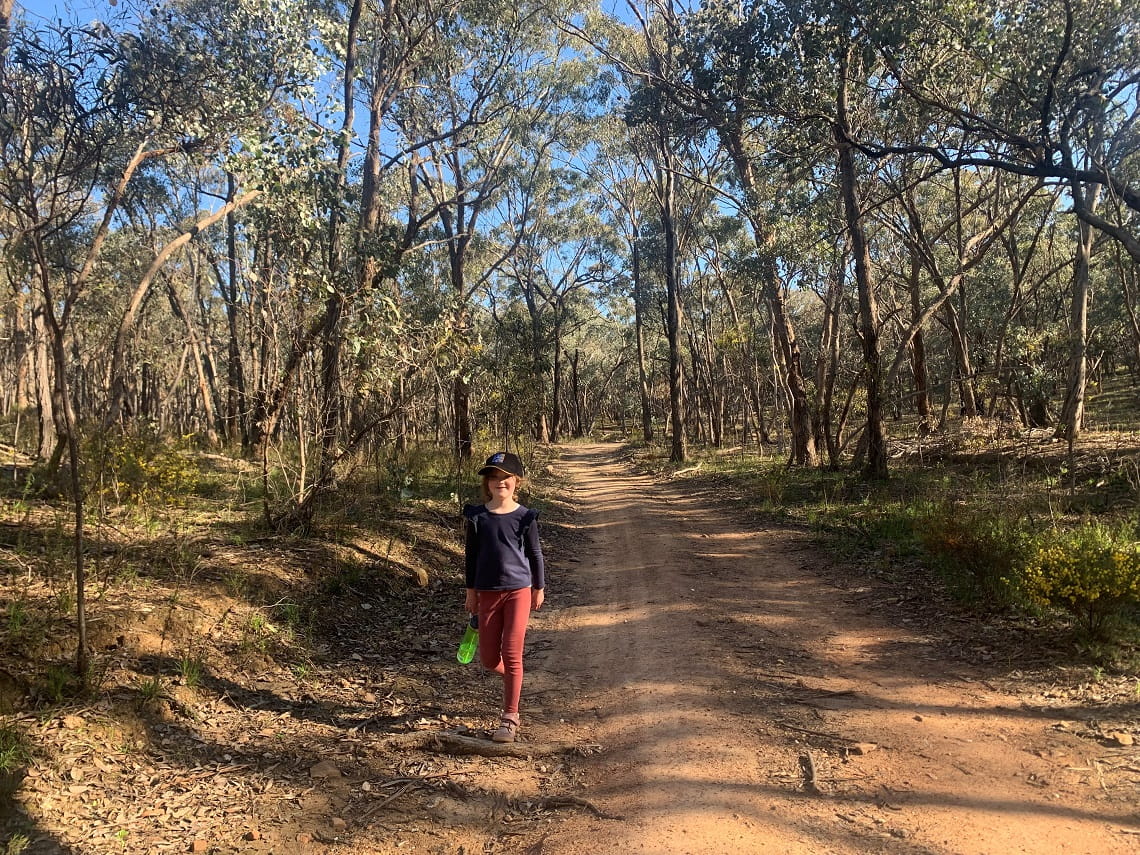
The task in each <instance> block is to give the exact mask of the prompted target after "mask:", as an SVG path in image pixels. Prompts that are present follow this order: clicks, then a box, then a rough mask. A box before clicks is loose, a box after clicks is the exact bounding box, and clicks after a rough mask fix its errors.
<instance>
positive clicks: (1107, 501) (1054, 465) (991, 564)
mask: <svg viewBox="0 0 1140 855" xmlns="http://www.w3.org/2000/svg"><path fill="white" fill-rule="evenodd" d="M991 431H992V425H988V424H987V423H986V421H985V420H973V421H967V422H962V423H959V424H958V425H956V426H954V427H953V428H952V429H951V430H949V431H947V432H946V433H945V434H943V435H940V436H938V437H932V438H927V439H925V440H919V439H917V438H915V437H913V436H912V437H911V438H909V439H900V440H897V441H895V442H894V443H893V446H894V448H895V449H896V455H895V457H896V459H895V461H894V463H893V467H894V475H893V477H892V478H891V479H890V481H888V482H879V483H868V482H867V481H866V480H864V479H861V478H859V477H856V476H855V475H853V474H852V473H850V472H841V471H839V472H837V471H827V470H817V471H807V470H803V469H798V468H795V467H789V466H788V465H787V461H786V459H785V458H784V457H783V456H781V455H780V453H779V450H775V449H774V450H773V453H770V454H768V455H766V456H765V457H763V458H760V457H758V456H757V455H756V454H755V453H754V452H751V451H749V452H748V453H744V452H742V451H741V449H739V448H736V449H729V450H724V449H721V450H713V449H705V450H703V451H699V452H695V453H694V455H693V460H692V461H690V462H688V463H686V464H684V465H681V466H679V465H677V464H674V463H670V462H669V461H668V460H667V456H666V453H665V450H664V449H662V448H661V447H659V446H653V445H652V444H651V445H641V446H639V447H638V448H637V449H636V450H635V452H634V457H635V459H637V460H638V461H639V463H640V465H642V466H644V467H647V468H649V469H650V470H652V471H656V472H659V473H661V474H663V475H665V474H670V475H672V477H674V478H677V479H691V480H693V481H695V482H705V483H707V484H708V486H709V487H710V489H712V492H713V494H714V495H722V496H724V497H726V498H728V499H730V500H731V501H732V502H733V503H734V504H736V505H737V506H739V507H741V508H742V509H744V510H745V511H747V512H750V513H752V514H755V515H757V516H758V517H760V518H763V519H768V520H775V521H779V522H782V523H786V524H793V525H803V526H806V527H809V528H810V529H811V530H812V531H814V532H815V533H816V534H817V536H818V537H819V539H820V542H821V543H822V544H823V545H825V546H826V547H827V548H828V550H829V551H830V552H831V553H832V555H833V556H834V558H835V561H836V562H837V564H839V565H840V569H839V570H838V571H837V572H839V573H841V574H851V573H868V574H871V575H874V576H876V577H878V578H879V579H880V580H883V581H885V582H886V583H887V584H888V585H891V586H894V587H896V588H898V589H900V590H906V589H909V588H911V587H912V586H915V585H918V586H919V587H920V589H921V590H924V591H926V592H927V594H928V595H929V596H931V597H932V598H941V597H946V598H948V601H949V602H952V603H955V604H956V606H955V607H956V608H959V609H962V610H963V611H964V612H965V613H967V614H972V615H973V616H974V619H975V620H977V621H978V622H979V624H980V623H984V622H986V621H993V620H995V619H1002V618H1005V619H1009V620H1011V621H1014V622H1018V621H1021V622H1023V625H1025V622H1028V623H1029V624H1032V626H1033V628H1034V632H1035V633H1036V634H1037V637H1038V638H1040V639H1042V640H1045V639H1048V640H1049V641H1048V643H1050V644H1052V643H1053V642H1054V641H1056V642H1057V643H1059V644H1060V646H1061V647H1063V648H1064V650H1065V657H1066V658H1069V659H1070V660H1071V661H1075V662H1085V663H1087V664H1096V665H1098V666H1111V667H1114V668H1116V669H1118V670H1119V671H1121V672H1123V673H1127V672H1134V671H1135V670H1136V668H1137V667H1140V468H1138V467H1140V432H1137V431H1136V430H1135V429H1133V430H1132V431H1124V432H1121V431H1116V432H1103V433H1096V434H1091V435H1089V436H1088V437H1087V438H1086V443H1085V444H1084V445H1083V447H1082V449H1081V450H1080V452H1079V453H1073V454H1070V453H1069V452H1068V451H1067V450H1066V447H1065V444H1064V443H1061V442H1058V441H1056V440H1055V439H1054V438H1053V437H1052V436H1051V435H1050V434H1049V432H1048V431H1036V432H1034V431H1027V432H1026V433H1025V434H1024V435H1023V436H1022V437H1018V438H1015V439H1010V440H1008V441H1006V442H1005V443H1004V444H1003V443H996V442H995V441H994V440H993V438H992V436H990V435H989V434H990V432H991ZM694 461H695V462H694Z"/></svg>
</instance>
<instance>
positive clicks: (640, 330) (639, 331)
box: [632, 232, 653, 442]
mask: <svg viewBox="0 0 1140 855" xmlns="http://www.w3.org/2000/svg"><path fill="white" fill-rule="evenodd" d="M632 244H633V330H634V336H635V337H636V339H637V381H638V388H639V391H640V393H641V438H642V439H643V440H645V441H646V442H650V441H652V439H653V411H652V408H651V406H650V400H649V374H648V372H647V371H646V370H645V320H644V317H643V311H642V302H643V300H642V294H641V247H640V243H639V235H638V234H637V232H634V235H633V241H632Z"/></svg>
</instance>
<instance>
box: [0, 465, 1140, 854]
mask: <svg viewBox="0 0 1140 855" xmlns="http://www.w3.org/2000/svg"><path fill="white" fill-rule="evenodd" d="M551 468H552V474H553V475H554V476H555V478H556V479H557V480H558V481H559V482H560V483H561V484H562V485H563V487H562V489H561V492H560V494H559V497H558V498H557V499H556V500H551V501H548V502H547V503H546V512H545V514H544V517H543V520H542V524H543V539H544V544H545V547H546V551H547V553H548V564H549V570H548V577H549V580H550V581H549V596H548V600H547V605H546V606H545V607H544V608H543V609H542V610H541V611H540V612H538V613H537V614H536V615H535V616H534V620H533V622H532V628H531V631H530V633H529V634H528V638H527V653H526V660H525V661H526V665H527V668H528V673H527V677H526V683H525V686H524V692H523V708H522V715H523V728H522V731H521V741H520V742H518V743H516V744H515V745H512V746H496V745H494V744H493V743H491V742H490V741H489V739H488V738H487V737H488V735H489V730H490V728H491V727H493V726H494V725H495V723H496V716H495V711H496V709H497V703H498V698H499V686H498V683H497V680H496V679H495V678H493V677H490V676H488V675H487V674H485V673H484V672H481V671H480V669H479V667H478V666H477V665H474V664H473V665H469V666H460V665H458V664H457V663H456V662H455V660H454V647H455V644H456V643H457V641H458V636H459V634H460V631H461V628H462V613H461V611H460V608H459V606H460V604H461V602H462V588H461V582H460V577H459V574H458V567H459V552H458V535H457V531H456V528H455V524H454V521H451V520H449V519H448V518H446V517H445V516H444V515H442V514H436V513H434V512H429V513H426V514H425V513H423V512H422V511H420V512H418V513H415V514H413V512H412V511H402V512H400V514H397V520H396V521H397V522H398V523H401V524H402V525H404V526H405V528H404V530H403V532H402V538H403V540H404V542H412V541H414V542H415V543H417V544H418V546H417V548H416V550H415V554H414V555H413V554H411V553H407V554H404V553H401V552H399V551H398V550H393V548H392V541H390V542H389V543H388V544H387V547H386V546H385V544H383V543H375V542H371V543H363V542H360V541H359V540H356V541H351V542H347V543H342V544H341V546H340V548H341V549H348V550H350V551H354V552H356V553H358V554H362V555H365V556H370V557H371V558H370V560H372V562H373V564H374V565H376V567H378V568H382V569H383V571H384V574H383V575H382V576H381V575H375V574H368V573H361V574H347V575H346V574H343V573H342V574H341V575H340V576H337V577H334V578H333V579H332V582H333V584H329V578H328V577H327V576H326V577H324V581H323V582H322V583H321V585H320V586H319V587H312V588H311V589H310V591H309V593H308V595H306V596H307V597H308V599H306V596H303V595H301V594H299V593H298V590H299V586H303V584H304V583H305V580H306V579H312V578H315V577H316V575H318V574H317V569H318V568H320V567H321V566H324V565H330V563H335V562H334V561H333V559H334V558H335V557H336V556H330V555H329V554H326V548H324V547H321V548H318V547H315V546H313V545H312V544H307V543H305V542H287V541H280V540H278V539H262V540H258V539H245V540H243V539H242V538H240V537H237V536H235V535H234V533H233V531H229V532H228V533H227V531H226V529H225V527H223V526H217V527H215V529H214V530H208V527H207V530H204V531H203V532H198V533H195V534H193V535H191V534H186V533H183V534H182V535H181V536H180V538H179V539H177V540H175V541H172V542H169V543H167V544H166V546H165V548H164V550H162V551H159V552H157V553H152V558H153V560H155V561H160V560H163V559H162V556H163V555H165V560H168V561H170V562H171V564H172V565H173V564H174V563H176V560H177V561H181V563H182V565H184V566H189V567H190V568H192V572H190V571H186V572H184V573H183V576H182V577H180V578H183V579H184V584H180V585H177V586H174V588H173V590H172V586H171V583H170V578H171V577H170V575H169V574H167V575H165V576H164V577H163V580H161V583H160V581H159V580H152V579H148V578H146V577H145V576H143V577H142V578H139V579H138V580H136V581H134V582H133V583H132V584H117V585H114V586H105V587H104V589H103V591H102V594H101V595H100V596H98V597H96V598H95V599H94V601H93V604H92V613H93V615H94V618H93V637H94V638H95V640H96V648H97V650H98V651H99V660H98V662H99V667H100V669H101V671H100V677H99V683H100V691H99V692H97V693H96V694H94V695H90V696H87V699H86V700H85V699H82V698H80V699H77V700H66V699H63V698H62V695H63V692H60V691H57V698H58V702H56V703H47V702H46V701H45V696H46V695H48V694H50V693H51V692H52V690H53V686H52V674H53V673H56V674H58V671H56V672H53V671H51V670H50V669H47V670H45V669H44V667H43V663H42V661H39V660H35V661H33V660H31V659H24V660H21V659H20V654H17V653H16V652H15V651H17V649H20V650H27V649H30V648H29V646H28V645H27V643H26V633H27V632H28V631H29V630H28V627H27V622H26V621H25V622H24V623H23V624H22V625H21V626H22V630H21V631H22V632H23V633H25V638H24V642H25V643H22V644H19V645H17V644H14V643H12V642H13V639H12V637H11V635H12V632H13V626H14V623H13V619H12V615H13V613H14V605H13V604H14V603H17V602H19V603H26V604H27V606H26V608H27V609H28V610H29V613H31V612H32V611H34V608H33V606H34V605H35V603H37V602H40V601H42V600H44V599H45V598H47V597H49V596H50V595H51V594H52V592H51V591H50V590H41V588H42V587H43V586H42V585H39V583H37V582H35V581H34V574H32V573H31V572H29V573H27V574H20V573H14V572H10V573H9V574H8V576H6V577H4V578H5V581H4V584H5V586H6V587H7V588H8V590H4V591H3V592H2V593H3V595H4V597H3V599H5V600H6V601H7V612H6V616H7V629H6V630H2V629H0V631H3V632H6V633H7V635H6V637H5V638H4V639H3V640H4V646H3V648H0V650H3V654H2V659H0V702H3V703H4V705H5V706H6V709H5V710H4V711H5V712H6V715H5V716H4V719H3V721H2V722H0V724H2V725H3V729H2V730H0V735H3V734H13V733H16V734H18V735H19V737H20V746H22V747H17V748H13V747H12V746H11V740H10V738H6V739H2V740H0V743H4V744H0V751H3V750H6V746H7V748H8V749H10V750H12V751H16V750H19V751H23V752H24V756H25V762H23V763H22V764H20V768H19V770H18V772H17V773H15V774H10V775H9V776H8V778H7V780H4V781H0V785H2V786H0V807H2V809H3V810H5V812H6V815H5V816H2V817H0V841H5V839H6V843H3V842H0V853H4V855H13V853H14V852H18V851H19V850H20V848H23V852H24V853H26V855H31V853H52V855H56V853H84V854H85V853H105V852H106V853H114V852H124V853H127V852H129V853H151V852H188V851H190V852H216V853H271V852H272V853H310V852H314V853H315V852H337V851H343V852H353V853H357V855H378V853H398V852H410V853H421V852H422V853H451V854H452V855H455V854H456V853H466V855H472V853H479V852H482V853H492V852H525V853H534V855H538V853H608V852H646V853H683V852H690V853H751V852H774V853H776V852H779V853H867V852H882V853H900V855H901V853H907V855H919V854H920V853H921V855H936V853H937V855H943V853H945V854H946V855H949V853H1013V852H1025V853H1061V852H1064V853H1090V855H1092V853H1096V854H1097V855H1114V853H1126V852H1127V853H1133V852H1136V851H1138V850H1140V786H1138V784H1140V750H1138V748H1137V747H1136V746H1135V745H1134V742H1135V741H1138V740H1140V681H1138V680H1137V679H1136V676H1135V675H1115V676H1111V675H1104V674H1100V673H1098V672H1097V671H1096V670H1094V669H1085V668H1069V667H1065V666H1063V665H1062V664H1060V663H1058V662H1056V661H1055V660H1054V659H1052V658H1051V657H1050V656H1049V655H1047V653H1044V652H1042V649H1041V647H1040V646H1039V644H1038V643H1036V642H1034V641H1033V640H1032V639H1031V638H1022V637H1020V636H1017V635H1016V634H1011V633H1010V632H1008V631H1007V628H1005V627H1003V626H1001V625H999V624H994V625H992V626H985V625H979V623H978V622H977V620H975V619H970V618H967V617H965V616H962V615H959V614H957V613H955V612H954V611H953V610H948V609H947V608H945V607H944V606H943V604H941V603H939V602H937V601H935V600H931V599H930V598H928V597H926V596H925V595H923V594H921V593H920V592H919V591H918V590H917V589H906V588H904V589H902V590H900V589H898V588H897V587H894V586H891V585H888V584H887V583H885V582H883V581H882V580H878V579H876V578H874V577H871V576H867V575H865V574H860V573H856V572H852V571H851V570H850V568H846V567H843V566H837V565H836V564H835V563H834V562H833V561H831V560H830V559H827V558H825V557H824V555H823V554H822V553H821V552H820V551H818V550H817V549H816V548H815V547H814V546H813V544H812V542H811V540H810V538H809V536H808V534H807V532H805V531H803V530H800V529H797V528H794V527H776V526H774V525H772V524H770V523H764V522H760V521H757V520H755V519H748V518H745V517H742V516H741V514H740V513H739V512H738V511H735V510H732V509H729V508H727V507H726V502H725V500H724V497H723V495H721V494H720V492H719V491H718V485H716V484H715V483H712V482H710V481H704V482H700V481H692V480H684V481H680V480H678V481H669V480H663V479H661V478H655V477H651V476H649V475H646V474H641V473H638V472H637V471H635V470H634V468H633V467H632V466H631V465H630V464H629V462H628V461H627V460H626V459H624V458H623V457H622V454H621V447H620V446H618V445H613V444H597V445H580V446H569V447H566V448H564V449H563V450H562V455H561V457H560V458H559V459H557V460H556V461H555V462H554V463H553V464H552V465H551ZM401 514H403V517H406V518H403V517H401ZM413 516H414V518H412V517H413ZM401 520H402V522H401ZM25 525H26V521H25ZM187 525H189V523H187ZM14 531H15V527H14V524H13V523H12V522H8V523H7V525H6V527H5V528H4V530H3V534H4V537H5V538H6V539H7V540H8V541H11V540H12V539H13V537H14V535H13V532H14ZM195 531H197V530H195ZM111 536H112V533H104V537H106V538H108V539H110V537H111ZM120 547H121V544H120ZM328 549H331V547H328ZM12 554H16V553H14V552H13V553H12ZM178 556H182V558H179V557H178ZM417 556H418V558H417ZM191 558H192V559H193V560H191ZM21 578H23V579H24V580H25V581H24V582H23V583H22V585H23V587H18V581H19V579H21ZM401 579H402V580H403V581H400V580H401ZM379 580H387V581H379ZM393 580H396V581H393ZM17 588H18V590H17ZM251 590H256V591H258V592H259V598H260V599H259V600H258V602H260V603H261V605H260V606H254V605H251V604H250V603H251V601H252V600H253V598H251V597H250V596H249V594H250V591H251ZM55 596H56V597H58V596H60V595H59V594H58V593H57V594H55ZM290 596H291V597H292V598H293V599H289V597H290ZM274 598H276V599H274ZM306 603H310V604H311V608H306V609H305V610H303V611H302V610H300V608H299V607H300V606H304V605H305V604H306ZM318 604H319V605H318ZM22 608H23V607H22ZM61 611H62V610H61ZM299 614H305V615H308V616H309V623H308V624H307V625H306V626H305V633H304V635H305V638H306V645H305V649H304V653H303V655H301V653H299V652H298V651H299V650H300V647H301V645H300V644H299V643H294V642H293V641H292V640H291V637H290V633H291V628H292V627H293V626H294V625H295V624H296V621H297V617H298V615H299ZM17 623H19V622H17ZM41 628H42V629H43V632H42V644H41V647H40V648H39V651H40V652H39V654H38V655H40V656H41V657H47V658H50V657H51V656H57V657H60V656H63V655H65V654H66V649H67V641H66V633H65V630H64V628H65V621H64V620H63V618H62V617H60V618H59V621H58V625H56V626H51V625H45V626H43V627H41ZM53 639H54V641H53ZM53 643H54V644H56V645H57V649H52V648H51V647H50V645H51V644H53ZM33 675H34V676H33ZM57 682H58V680H57ZM55 688H56V689H57V690H58V689H59V688H60V687H59V686H55ZM29 697H31V698H32V700H34V701H36V703H28V702H27V699H28V698H29ZM37 698H38V700H37ZM5 797H7V799H8V800H7V801H6V802H5V801H4V799H5ZM5 845H6V846H7V850H6V849H5Z"/></svg>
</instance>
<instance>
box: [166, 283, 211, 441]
mask: <svg viewBox="0 0 1140 855" xmlns="http://www.w3.org/2000/svg"><path fill="white" fill-rule="evenodd" d="M166 297H167V299H168V300H169V302H170V309H171V311H172V312H174V317H176V318H178V320H180V321H182V323H183V325H184V326H185V327H186V342H187V345H188V346H189V348H190V357H191V358H192V359H193V360H194V373H195V377H196V378H197V381H198V394H199V395H200V396H201V397H202V409H203V411H204V412H203V417H204V418H205V420H206V438H207V440H208V442H209V443H210V445H217V444H218V433H217V431H216V430H215V427H214V425H215V417H216V411H215V409H214V392H213V389H212V388H211V384H210V382H209V379H208V378H207V376H206V368H205V365H204V363H203V359H202V346H201V343H200V342H199V341H198V333H197V331H196V330H195V329H194V324H193V322H192V321H191V320H190V317H189V315H187V313H186V308H185V307H184V306H183V305H182V299H181V298H180V297H179V296H178V291H177V289H176V288H175V287H174V283H173V282H172V281H170V280H167V282H166Z"/></svg>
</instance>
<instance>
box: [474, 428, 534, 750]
mask: <svg viewBox="0 0 1140 855" xmlns="http://www.w3.org/2000/svg"><path fill="white" fill-rule="evenodd" d="M479 474H480V475H482V476H483V498H484V499H486V503H485V504H482V505H467V506H466V507H464V508H463V516H464V517H465V518H466V520H467V542H466V549H465V559H466V567H465V569H466V583H467V600H466V603H465V606H466V608H467V611H468V612H469V613H471V614H478V615H479V659H480V661H481V662H482V663H483V667H485V668H488V669H489V670H491V671H494V672H495V673H496V674H501V675H502V676H503V715H502V718H501V721H500V723H499V729H498V730H496V731H495V734H494V736H492V737H491V738H492V739H494V740H495V742H514V741H515V735H516V734H517V733H518V729H519V695H520V694H521V692H522V677H523V665H522V654H523V638H524V636H525V635H526V625H527V620H528V619H529V618H530V612H531V609H539V608H542V602H543V600H544V599H545V598H546V593H545V591H544V590H543V589H544V588H545V585H546V580H545V578H544V568H543V560H542V547H541V546H540V545H539V541H538V523H537V522H536V519H537V517H538V511H532V510H530V509H529V508H525V507H523V506H522V505H520V504H519V503H518V501H517V500H516V499H515V492H516V490H517V489H518V486H519V484H520V483H521V482H522V477H523V465H522V461H521V460H519V459H518V457H517V456H515V455H514V454H511V453H510V452H509V451H500V452H497V453H495V454H492V455H491V456H490V457H488V458H487V463H486V465H485V466H484V467H483V468H482V469H480V470H479Z"/></svg>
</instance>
